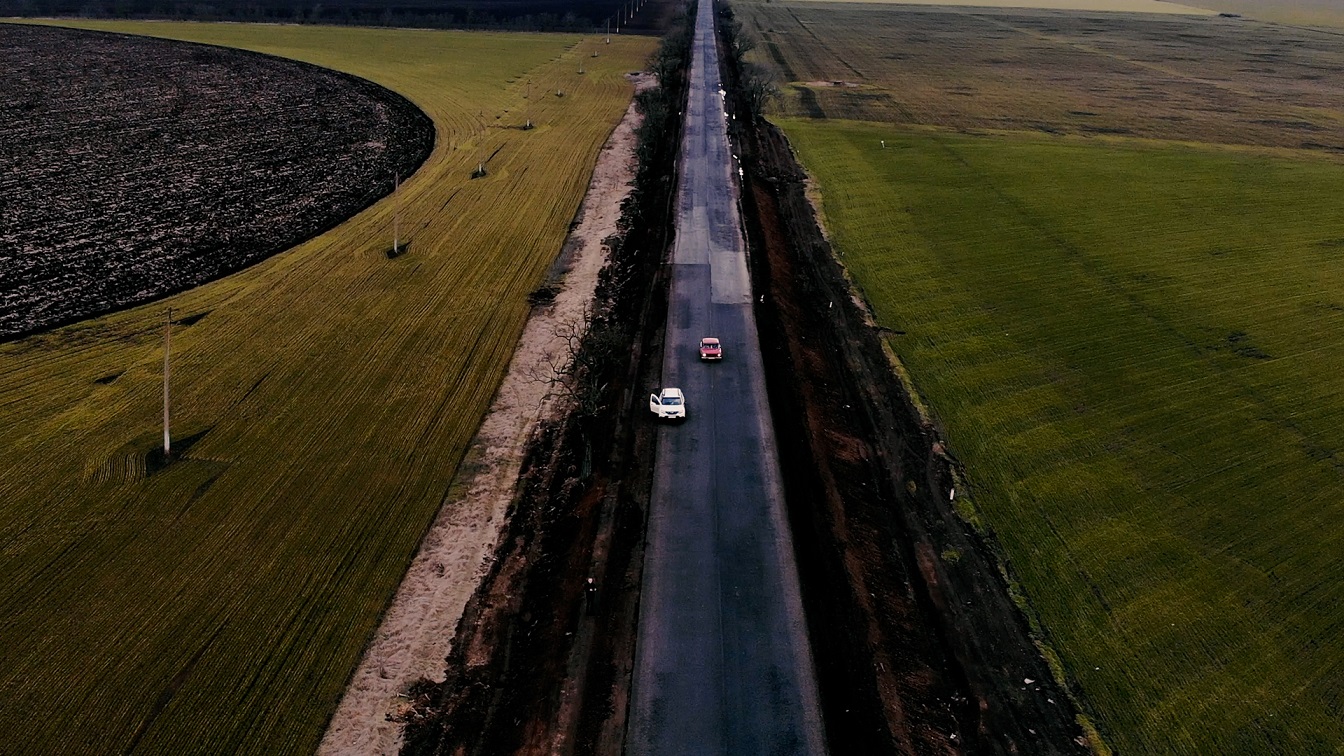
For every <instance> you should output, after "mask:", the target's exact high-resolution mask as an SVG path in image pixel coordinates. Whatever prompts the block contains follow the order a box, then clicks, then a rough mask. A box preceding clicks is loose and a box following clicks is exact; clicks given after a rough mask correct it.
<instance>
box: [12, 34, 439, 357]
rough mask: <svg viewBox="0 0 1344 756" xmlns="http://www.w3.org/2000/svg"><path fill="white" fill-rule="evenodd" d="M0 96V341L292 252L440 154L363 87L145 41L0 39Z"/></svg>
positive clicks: (422, 123) (384, 97) (238, 54)
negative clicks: (1, 168)
mask: <svg viewBox="0 0 1344 756" xmlns="http://www.w3.org/2000/svg"><path fill="white" fill-rule="evenodd" d="M0 92H3V93H4V95H3V96H0V165H3V166H4V170H3V171H0V340H7V339H11V338H14V337H17V336H21V335H24V334H28V333H33V332H35V331H40V330H43V329H46V328H49V327H51V326H54V325H58V324H61V323H68V322H71V321H75V320H80V319H83V318H86V317H89V316H91V315H97V314H101V313H105V312H108V311H111V310H115V309H120V308H122V307H126V306H129V305H133V304H139V303H143V302H146V301H150V300H153V299H156V298H158V297H161V296H163V295H165V294H169V293H172V292H176V291H181V290H184V289H188V288H191V287H193V286H196V285H198V284H201V283H204V282H206V281H209V280H212V279H215V278H218V277H220V276H222V275H225V274H227V273H231V272H233V271H235V270H238V269H240V268H243V267H246V266H247V265H250V264H252V263H255V262H257V261H258V260H261V259H263V258H266V257H268V256H270V255H272V254H274V253H276V252H279V251H280V250H283V249H287V248H289V247H291V246H293V245H294V244H296V243H297V242H300V241H302V240H304V239H307V238H309V237H312V236H315V235H316V234H318V233H320V232H322V231H324V230H326V229H328V228H330V227H332V226H334V225H335V224H336V223H338V222H340V221H341V220H343V219H345V218H347V217H349V216H351V215H354V214H355V213H356V212H357V211H359V210H361V209H363V208H364V207H366V206H368V205H370V204H372V203H373V202H374V201H375V200H377V199H378V198H379V197H382V196H383V195H385V194H387V193H388V192H390V191H391V190H392V188H393V183H394V177H395V176H396V175H397V174H400V175H401V176H403V177H404V176H407V175H409V174H410V173H412V172H414V170H415V169H416V167H417V166H419V165H420V164H421V163H422V162H424V160H425V158H426V157H427V156H428V155H429V151H430V150H431V149H432V148H433V146H434V129H433V125H432V124H431V122H430V120H429V118H428V117H427V116H425V115H424V114H423V113H422V112H420V111H419V110H418V109H417V108H415V107H414V106H413V105H411V103H410V102H408V101H407V100H406V99H405V98H403V97H401V96H400V95H397V94H395V93H393V92H391V91H389V90H387V89H384V88H383V87H380V86H378V85H376V84H373V83H371V82H368V81H365V80H363V79H359V78H356V77H353V76H349V75H346V74H341V73H337V72H335V71H330V70H327V69H321V68H317V67H315V66H310V65H305V64H302V63H298V62H296V61H292V60H282V59H280V58H274V57H269V56H263V55H257V54H254V53H248V52H244V51H240V50H229V49H223V48H217V47H206V46H201V45H190V44H184V43H181V42H172V41H167V40H161V39H151V38H148V37H132V36H123V35H115V34H104V33H95V32H87V31H79V30H73V29H57V28H50V27H36V26H20V25H12V24H3V25H0Z"/></svg>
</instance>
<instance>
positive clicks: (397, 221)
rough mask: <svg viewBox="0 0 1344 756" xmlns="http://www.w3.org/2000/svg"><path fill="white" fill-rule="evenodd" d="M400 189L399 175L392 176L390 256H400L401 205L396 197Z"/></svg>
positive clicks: (398, 173)
mask: <svg viewBox="0 0 1344 756" xmlns="http://www.w3.org/2000/svg"><path fill="white" fill-rule="evenodd" d="M400 188H401V173H400V172H397V173H394V174H392V256H393V257H396V256H397V255H399V254H401V249H399V247H400V246H401V244H400V242H401V203H399V202H398V201H397V200H398V197H397V190H398V189H400Z"/></svg>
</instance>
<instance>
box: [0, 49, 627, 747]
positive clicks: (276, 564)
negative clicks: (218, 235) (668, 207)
mask: <svg viewBox="0 0 1344 756" xmlns="http://www.w3.org/2000/svg"><path fill="white" fill-rule="evenodd" d="M85 26H87V27H96V28H106V29H113V30H118V31H133V30H139V31H146V32H152V33H153V34H155V35H160V36H170V37H175V38H182V39H190V40H192V41H199V42H206V43H211V44H221V45H229V46H238V47H244V48H247V49H253V50H256V51H259V52H267V53H271V54H276V55H282V56H286V57H292V58H295V59H299V60H304V61H307V62H310V63H313V64H316V65H322V66H327V67H331V68H334V69H337V70H342V71H345V72H347V73H351V74H353V75H356V76H362V77H365V78H368V79H369V80H371V81H374V82H377V83H379V84H382V85H384V86H387V87H389V88H391V89H393V90H394V91H397V92H400V93H401V94H403V95H405V96H406V97H408V98H409V99H410V100H411V101H412V102H413V103H415V105H416V106H417V107H419V108H421V109H422V110H424V111H425V112H426V113H427V114H429V115H430V117H431V118H433V120H434V123H435V128H436V130H437V132H438V139H437V143H436V145H435V149H434V152H433V153H432V154H431V156H430V158H429V159H428V160H427V161H426V162H425V164H424V166H423V167H422V168H421V170H420V171H419V172H418V173H416V174H415V175H414V176H413V177H412V178H411V179H410V180H408V181H407V182H406V183H405V184H403V185H402V189H401V191H400V192H399V194H398V195H397V196H396V197H388V198H384V199H383V200H382V201H380V202H378V203H377V204H375V205H374V206H372V207H371V208H369V209H368V210H366V211H364V212H362V213H360V214H359V215H357V216H356V217H355V218H353V219H351V220H350V221H349V222H347V223H345V224H343V225H341V226H339V227H338V228H335V229H333V230H332V231H330V232H328V233H326V234H323V235H322V236H320V237H318V238H316V239H313V240H311V241H309V242H306V243H304V244H302V245H299V246H298V247H296V248H294V249H292V250H289V251H287V252H285V253H282V254H280V255H277V256H275V257H272V258H270V259H268V260H265V261H263V262H261V263H259V264H257V265H255V266H253V267H251V268H248V269H247V270H244V271H242V272H240V273H238V274H235V275H233V276H230V277H228V278H225V279H222V280H219V281H216V282H214V283H211V284H209V285H206V286H202V287H200V288H197V289H194V290H192V291H189V292H186V293H184V294H181V295H178V296H175V297H172V298H170V299H169V300H167V301H166V302H162V303H158V304H155V305H151V306H145V307H139V308H136V309H132V310H128V311H125V312H121V313H117V314H113V315H109V316H107V317H103V318H99V319H97V320H93V321H87V322H84V323H80V324H76V325H72V326H68V327H64V328H59V329H56V330H54V331H51V332H48V333H44V334H41V335H38V336H34V337H30V338H27V339H23V340H21V341H17V342H13V343H9V344H5V345H0V428H3V429H4V430H3V434H4V435H3V443H2V444H0V502H2V503H0V569H2V570H3V574H4V575H5V576H6V578H7V580H6V581H4V584H3V586H2V587H0V610H3V617H4V620H3V622H0V648H2V649H3V651H0V660H2V661H3V663H0V690H2V691H4V693H5V695H6V705H5V707H4V708H3V713H0V742H5V743H6V744H7V747H10V748H14V749H16V750H17V751H19V752H24V753H44V752H45V753H71V752H99V753H109V752H121V751H126V750H127V749H128V748H129V747H131V746H132V745H134V746H135V750H136V752H137V753H142V752H143V753H156V752H157V753H267V754H272V753H300V752H304V753H306V752H312V750H313V749H314V748H315V747H316V745H317V742H318V740H319V738H320V737H321V734H322V729H323V726H324V724H325V722H326V721H327V718H328V717H329V716H330V713H331V711H332V710H334V708H335V706H336V703H337V700H338V698H339V696H340V694H341V691H342V689H343V686H344V684H345V682H346V680H347V678H348V676H349V674H350V671H351V670H352V669H353V668H354V666H355V664H356V662H357V660H358V657H359V654H360V651H361V650H362V648H363V647H364V645H365V643H366V642H367V640H368V638H369V637H370V634H371V633H372V631H373V629H374V627H375V626H376V623H377V621H378V618H379V615H380V613H381V612H382V611H383V609H384V607H385V606H386V603H387V602H388V600H389V599H390V597H391V595H392V593H393V591H394V590H395V588H396V585H397V583H398V581H399V580H400V578H401V576H402V574H403V572H404V571H405V568H406V565H407V563H408V562H409V560H410V558H411V555H412V554H413V552H414V550H415V547H416V545H417V543H418V541H419V539H420V537H421V535H422V533H423V532H424V531H425V528H426V527H427V526H428V524H429V523H430V521H431V519H432V518H433V516H434V515H435V513H436V511H437V510H438V509H439V507H440V504H441V502H442V501H443V499H444V496H445V494H446V492H447V489H448V487H449V484H450V481H451V479H452V476H453V473H454V470H455V468H456V466H457V464H458V462H459V460H460V459H461V455H462V453H463V449H464V448H465V447H466V444H467V442H468V441H469V439H470V437H471V435H472V433H473V432H474V431H475V429H476V427H477V425H478V423H479V420H480V416H481V414H482V413H483V412H484V410H485V407H486V406H487V403H488V402H489V400H490V397H491V396H492V394H493V393H494V390H495V386H496V385H497V384H498V381H499V379H500V377H501V375H502V374H503V372H504V370H505V368H506V366H507V363H508V360H509V357H510V355H511V353H512V350H513V346H514V344H515V342H516V340H517V337H518V334H519V333H520V331H521V329H522V326H523V323H524V321H525V319H526V316H527V312H528V304H527V301H526V295H527V293H528V292H529V291H530V290H531V289H532V288H534V287H535V286H536V285H537V284H538V283H540V282H541V281H542V280H543V278H544V276H545V273H546V270H547V267H548V266H549V264H550V263H551V261H552V259H553V258H554V256H555V254H556V252H557V251H558V250H559V248H560V245H561V243H562V241H563V239H564V236H565V233H566V230H567V228H568V226H569V223H570V221H571V219H572V217H573V215H574V212H575V209H576V208H577V206H578V203H579V201H580V199H581V196H582V193H583V189H584V187H585V186H586V183H587V180H588V177H589V174H590V172H591V169H592V165H593V161H594V159H595V156H596V154H597V151H598V149H599V148H600V146H601V144H602V143H603V141H604V140H605V139H606V138H607V135H608V134H609V132H610V130H611V129H612V127H613V126H614V124H615V123H616V122H617V121H618V120H619V119H620V117H621V115H622V113H623V112H624V110H625V107H626V105H627V103H628V101H629V98H630V93H631V85H630V83H629V82H628V81H627V80H626V79H625V78H624V76H623V75H624V74H625V73H626V72H628V71H630V70H632V69H635V68H638V67H640V65H641V64H642V61H643V56H644V55H645V54H646V53H647V52H648V51H649V50H650V49H651V46H652V40H647V39H631V38H613V40H612V44H610V45H603V44H601V39H600V38H596V39H593V38H589V39H584V38H581V37H576V36H543V35H509V34H471V33H445V32H431V31H406V30H370V29H347V28H313V27H282V26H274V27H269V26H267V27H260V26H236V25H197V24H169V23H140V24H130V23H127V24H87V25H85ZM594 51H596V52H598V53H599V57H596V58H594V57H591V54H592V52H594ZM580 65H582V67H583V70H584V72H583V73H582V74H580V73H578V71H579V67H580ZM529 79H530V81H531V86H530V87H529V85H528V81H529ZM529 89H530V92H529ZM528 94H530V95H531V97H530V98H528V97H527V95H528ZM528 116H530V118H531V120H532V121H533V122H534V123H536V124H537V128H535V129H532V130H528V131H524V130H522V129H521V128H519V126H520V125H521V124H522V122H523V120H524V118H525V117H528ZM483 161H486V162H487V169H488V175H487V176H486V177H484V178H481V179H477V180H472V179H471V178H470V174H471V171H472V169H473V168H475V167H476V166H477V165H478V164H479V163H481V162H483ZM398 214H399V217H400V220H399V225H400V228H401V232H402V234H403V238H404V239H407V240H409V244H410V246H409V250H408V251H407V252H406V253H405V254H402V255H400V256H398V257H396V258H395V259H389V257H388V255H387V254H386V251H387V248H388V247H389V246H390V245H391V237H392V228H393V223H394V218H395V217H396V216H397V215H398ZM166 306H171V307H173V309H174V312H175V313H181V315H182V317H183V320H182V325H180V326H179V327H178V328H177V329H176V332H175V333H174V338H173V350H174V351H173V354H174V358H173V380H174V390H173V391H174V394H173V414H174V418H175V420H174V423H175V425H174V428H175V430H174V439H175V446H174V448H175V450H176V451H178V453H179V454H181V455H182V456H181V457H180V458H179V459H178V460H176V461H174V462H173V463H172V464H170V465H168V466H166V467H163V466H160V465H158V464H156V463H157V461H158V460H157V458H156V457H155V455H154V454H153V453H152V451H153V449H154V448H155V447H156V445H157V442H158V435H159V429H158V422H159V420H158V416H159V411H160V410H159V406H160V402H161V396H160V393H159V391H160V365H161V359H162V354H161V349H160V347H161V340H162V321H163V310H164V308H165V307H166ZM187 323H190V325H187ZM460 506H461V507H462V512H460V513H459V514H460V516H462V517H464V518H470V517H473V516H477V515H474V514H473V503H472V502H463V503H462V504H461V505H460ZM479 516H480V518H481V524H482V527H486V526H487V523H485V522H484V520H485V516H484V515H479ZM464 579H470V577H464Z"/></svg>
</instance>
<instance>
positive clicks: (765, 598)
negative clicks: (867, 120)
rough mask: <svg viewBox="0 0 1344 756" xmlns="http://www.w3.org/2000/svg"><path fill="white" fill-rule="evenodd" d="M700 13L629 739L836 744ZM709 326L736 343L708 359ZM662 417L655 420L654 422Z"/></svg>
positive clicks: (710, 49) (803, 750)
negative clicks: (669, 417)
mask: <svg viewBox="0 0 1344 756" xmlns="http://www.w3.org/2000/svg"><path fill="white" fill-rule="evenodd" d="M713 35H714V30H713V3H712V2H710V1H709V0H702V2H701V3H700V6H699V12H698V15H697V17H696V33H695V42H694V48H693V59H692V65H691V78H690V83H691V90H690V96H689V102H688V110H687V113H686V125H685V132H684V137H683V142H682V155H681V178H680V184H679V187H678V203H679V210H678V219H677V237H676V239H677V240H676V246H675V250H674V252H673V274H672V287H671V294H670V297H669V311H668V323H667V342H666V343H667V346H666V350H665V352H664V357H663V384H662V386H650V387H648V389H649V392H656V391H657V390H658V389H659V388H662V387H666V386H674V387H677V388H681V389H682V390H683V391H685V392H686V405H687V419H686V421H685V422H684V423H682V424H680V425H677V426H668V427H665V428H662V429H661V430H660V431H659V436H658V453H657V459H656V462H655V464H656V468H655V474H654V483H653V498H652V504H651V511H650V516H649V525H648V533H647V538H648V544H647V547H646V550H645V562H644V585H643V593H642V595H641V598H640V617H639V636H638V641H637V646H636V659H635V672H634V682H633V686H634V690H633V694H632V707H631V719H630V728H629V731H628V736H627V741H626V752H627V753H628V754H631V755H632V756H644V755H645V754H650V755H654V754H656V755H658V756H663V755H665V754H696V755H707V754H781V755H783V754H820V753H824V747H823V742H824V739H823V737H822V726H821V718H820V714H819V709H818V705H817V690H816V680H815V677H814V674H813V668H812V656H811V652H810V650H809V648H808V645H807V632H806V625H805V624H804V620H803V610H802V601H801V599H800V597H799V591H798V573H797V568H796V566H795V565H794V559H793V545H792V541H791V539H790V535H789V530H788V523H787V521H786V519H785V512H784V497H783V491H782V487H781V484H780V478H779V461H778V458H777V455H776V452H775V441H774V430H773V428H772V426H771V422H770V411H769V406H768V404H767V400H766V393H765V377H764V370H763V368H762V366H761V355H760V349H759V346H758V341H757V336H756V323H755V320H754V318H753V316H752V309H751V297H752V294H751V282H750V279H749V277H748V274H747V263H746V252H745V246H744V243H743V240H742V233H741V223H740V219H739V217H738V212H737V188H736V185H735V183H734V180H733V178H734V176H733V172H734V171H735V170H736V169H735V167H734V162H733V158H732V155H731V153H730V152H729V148H728V138H727V124H726V122H725V116H724V111H723V103H722V99H721V95H720V94H719V91H720V90H719V87H720V80H719V68H718V54H717V51H716V49H715V46H714V41H713V40H714V37H713ZM703 336H717V337H718V338H719V339H720V340H721V341H722V342H723V351H724V358H723V362H721V363H713V364H702V363H701V362H700V361H699V352H698V346H699V342H700V338H701V337H703ZM650 421H652V420H650Z"/></svg>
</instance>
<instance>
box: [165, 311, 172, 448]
mask: <svg viewBox="0 0 1344 756" xmlns="http://www.w3.org/2000/svg"><path fill="white" fill-rule="evenodd" d="M172 341H173V308H171V307H169V308H168V317H167V320H166V322H165V323H164V324H163V458H164V460H165V461H167V459H168V455H170V454H172V453H173V446H172V440H171V438H170V437H169V435H168V352H169V350H170V349H171V348H172Z"/></svg>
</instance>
